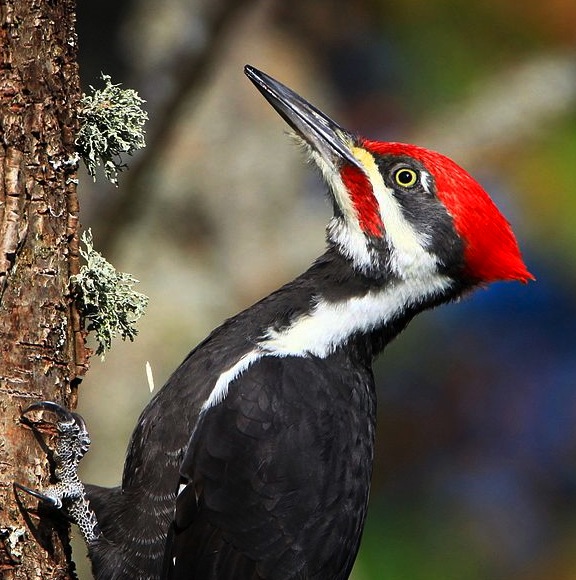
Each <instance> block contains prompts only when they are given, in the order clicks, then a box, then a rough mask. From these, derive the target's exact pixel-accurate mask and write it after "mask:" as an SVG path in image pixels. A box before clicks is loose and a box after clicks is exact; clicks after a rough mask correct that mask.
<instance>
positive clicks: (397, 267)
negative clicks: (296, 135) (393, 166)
mask: <svg viewBox="0 0 576 580" xmlns="http://www.w3.org/2000/svg"><path fill="white" fill-rule="evenodd" d="M352 152H353V153H354V156H355V157H356V158H357V159H358V160H359V161H361V162H362V165H363V167H364V170H365V171H366V175H367V176H368V179H369V180H370V183H371V184H372V190H373V192H374V195H375V196H376V199H377V201H378V205H379V206H380V216H381V218H382V222H383V223H384V231H385V236H386V241H387V242H388V245H389V246H390V254H391V264H390V266H391V267H392V269H393V270H394V272H395V273H396V274H397V275H398V276H400V277H401V278H404V279H408V278H413V277H420V276H427V275H430V274H432V273H433V272H435V271H436V266H437V261H436V258H435V257H434V256H433V255H432V254H430V253H429V252H428V251H427V249H426V248H427V245H428V242H429V239H428V236H427V235H426V234H424V233H421V232H418V231H416V230H415V229H414V228H413V227H412V225H411V224H410V222H409V221H408V220H407V219H406V218H405V217H404V214H403V213H402V208H401V206H400V204H399V203H398V201H397V200H396V198H395V197H394V194H393V192H392V190H390V188H388V187H387V186H386V185H385V183H384V180H383V179H382V175H381V173H380V170H379V169H378V166H377V165H376V161H375V160H374V157H373V156H372V155H371V154H370V153H369V152H368V151H366V150H365V149H362V148H360V147H354V148H353V149H352Z"/></svg>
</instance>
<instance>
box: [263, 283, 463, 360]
mask: <svg viewBox="0 0 576 580" xmlns="http://www.w3.org/2000/svg"><path fill="white" fill-rule="evenodd" d="M450 284H451V280H450V278H448V277H445V276H440V275H434V276H429V277H427V278H425V279H416V280H410V281H404V280H400V281H398V282H397V283H395V284H392V285H390V286H389V287H387V288H386V289H385V290H381V291H379V292H369V293H368V294H366V295H365V296H363V297H361V298H350V299H349V300H346V301H344V302H327V301H325V300H320V301H319V302H318V304H316V306H315V307H314V309H313V310H312V312H311V313H310V314H306V315H304V316H301V317H300V318H298V319H297V320H296V321H295V322H294V323H293V324H292V325H290V326H289V327H288V328H286V329H283V330H281V331H277V330H274V329H269V330H268V332H267V333H266V335H265V337H264V340H262V341H261V342H260V346H261V348H262V349H263V350H265V351H266V352H267V353H269V354H271V355H275V356H290V355H292V356H306V355H308V354H310V355H315V356H319V357H322V358H323V357H326V356H328V355H329V354H331V353H332V352H334V350H335V349H336V348H338V347H339V346H341V345H343V344H345V343H346V341H347V340H348V339H349V338H350V337H351V336H353V335H354V334H356V333H366V332H370V331H372V330H374V329H375V328H377V327H379V326H383V325H385V324H386V323H387V322H390V321H391V320H393V319H394V318H395V317H397V316H398V315H399V314H400V313H401V312H403V311H404V310H405V309H406V307H407V306H410V305H411V304H415V303H417V302H418V301H420V300H422V299H425V298H427V297H430V296H434V295H437V294H439V293H441V292H443V291H444V290H446V289H447V288H448V287H449V286H450Z"/></svg>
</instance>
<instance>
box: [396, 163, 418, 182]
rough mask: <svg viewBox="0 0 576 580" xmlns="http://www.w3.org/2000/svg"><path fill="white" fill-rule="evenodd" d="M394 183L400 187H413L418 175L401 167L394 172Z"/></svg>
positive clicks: (407, 168)
mask: <svg viewBox="0 0 576 580" xmlns="http://www.w3.org/2000/svg"><path fill="white" fill-rule="evenodd" d="M394 181H395V182H396V185H399V186H400V187H414V186H415V185H416V183H417V182H418V173H416V171H414V170H413V169H410V168H409V167H401V168H400V169H397V170H396V171H395V172H394Z"/></svg>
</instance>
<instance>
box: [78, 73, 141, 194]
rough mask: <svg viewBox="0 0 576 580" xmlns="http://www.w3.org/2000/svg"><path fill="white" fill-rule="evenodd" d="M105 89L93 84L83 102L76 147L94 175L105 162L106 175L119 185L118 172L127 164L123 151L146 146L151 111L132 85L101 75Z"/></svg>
mask: <svg viewBox="0 0 576 580" xmlns="http://www.w3.org/2000/svg"><path fill="white" fill-rule="evenodd" d="M102 80H103V81H104V83H105V86H104V88H103V89H95V88H94V87H93V86H90V90H91V91H92V92H91V94H85V95H84V96H83V97H82V100H81V102H80V106H81V108H80V112H79V115H78V117H79V121H80V130H79V132H78V136H77V137H76V147H77V149H78V153H79V154H80V156H81V157H82V160H83V161H84V163H85V164H86V168H87V169H88V173H89V174H90V175H91V176H92V177H93V178H94V179H95V176H96V168H97V167H98V166H99V165H102V166H103V168H104V173H105V175H106V178H107V179H108V180H109V181H111V182H112V183H113V184H114V185H118V173H119V172H120V171H123V170H124V169H125V168H126V165H125V164H124V163H123V162H122V154H128V155H132V154H133V153H134V152H135V151H137V150H138V149H142V148H143V147H145V145H146V143H145V140H144V134H145V131H144V124H145V123H146V121H147V120H148V113H146V111H145V110H144V109H143V108H142V105H143V104H144V103H145V101H144V100H143V99H142V98H140V96H139V95H138V93H137V92H136V91H134V90H133V89H121V88H120V85H119V84H116V85H115V84H112V82H111V79H110V77H109V76H108V75H104V74H103V75H102Z"/></svg>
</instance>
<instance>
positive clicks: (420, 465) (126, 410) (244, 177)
mask: <svg viewBox="0 0 576 580" xmlns="http://www.w3.org/2000/svg"><path fill="white" fill-rule="evenodd" d="M78 11H79V13H78V32H79V41H80V57H81V76H82V82H83V85H84V89H85V90H87V89H88V86H89V85H94V86H96V87H101V86H102V85H103V83H102V81H101V80H100V73H101V72H103V73H105V74H109V75H111V76H112V80H113V82H115V83H123V85H124V86H125V87H127V88H134V89H136V90H138V91H139V93H140V95H141V96H142V97H143V98H144V99H146V101H147V104H146V108H147V110H148V112H149V115H150V122H149V123H148V125H147V143H148V147H147V148H146V149H145V150H144V151H143V152H141V153H140V154H139V155H137V156H135V157H134V158H131V159H127V160H126V161H127V162H128V164H129V166H130V170H129V171H127V172H125V173H123V174H121V175H120V185H119V187H118V188H114V187H113V186H111V185H109V184H107V183H106V182H105V181H104V180H103V179H99V180H98V181H97V182H96V183H93V182H92V180H91V179H90V178H89V177H87V176H86V175H83V176H82V179H81V185H80V188H79V193H80V195H81V204H82V222H83V225H84V227H86V228H87V227H91V228H92V231H93V233H94V238H95V246H96V248H97V249H98V250H100V251H102V252H103V253H104V254H105V255H106V257H107V258H108V259H109V260H110V261H112V263H114V264H115V266H116V267H117V268H118V269H119V270H123V271H128V272H130V273H132V274H133V275H134V276H135V277H136V278H138V279H139V280H140V281H141V283H140V284H139V286H138V288H137V289H138V290H140V291H142V292H144V293H146V294H147V295H148V296H149V297H150V306H149V308H148V314H147V315H146V317H145V318H144V319H143V321H142V322H141V324H140V334H139V336H138V338H137V340H136V342H135V343H134V344H131V343H127V344H124V343H122V342H120V341H117V342H116V344H115V345H114V347H113V350H112V351H111V352H110V353H109V354H108V355H107V356H106V360H105V362H101V361H100V360H99V359H97V358H94V359H93V361H92V368H91V370H90V372H89V373H88V375H87V377H86V379H85V380H84V382H83V384H82V387H81V390H80V404H79V411H80V412H81V413H82V414H83V415H84V416H85V418H86V419H87V422H88V425H89V428H90V432H91V436H92V440H93V444H92V449H91V452H90V454H89V455H88V457H87V458H86V459H85V460H84V462H83V465H82V469H83V477H84V479H85V480H86V481H89V482H92V483H99V484H102V485H116V484H117V483H118V482H119V481H120V475H121V470H122V465H123V459H124V453H125V450H126V446H127V442H128V439H129V436H130V433H131V430H132V428H133V427H134V425H135V423H136V420H137V417H138V415H139V413H140V411H141V410H142V409H143V407H144V406H145V404H146V403H147V401H148V400H149V399H150V396H151V395H150V392H149V389H148V385H147V381H146V374H145V364H146V362H147V361H149V362H150V364H151V366H152V369H153V374H154V380H155V383H156V387H157V388H159V387H160V386H161V385H162V384H163V383H164V381H165V380H166V379H167V377H168V376H169V374H170V372H171V371H172V370H174V369H175V368H176V366H177V365H178V364H179V363H180V361H181V360H182V359H183V357H184V356H185V355H186V354H187V352H188V351H189V350H190V349H191V348H192V347H193V346H194V345H195V344H196V343H197V342H198V341H199V340H200V339H201V338H203V337H204V336H205V335H206V334H207V333H208V332H209V331H210V330H211V329H212V328H213V327H214V326H216V325H217V324H219V323H220V322H221V321H222V320H223V319H225V318H226V317H228V316H230V315H232V314H234V313H236V312H237V311H238V310H239V309H241V308H244V307H246V306H248V305H250V304H251V303H252V302H254V301H255V300H257V299H259V298H260V297H262V296H263V295H265V294H266V293H268V292H269V291H271V290H273V289H275V288H276V287H278V286H279V285H280V284H282V283H284V282H286V281H288V280H289V279H291V278H292V277H293V276H295V275H296V274H298V273H300V272H301V271H303V270H304V269H305V268H306V267H307V266H308V265H309V263H310V262H311V261H312V260H313V259H314V258H315V257H316V256H318V255H319V254H320V253H321V252H322V250H323V247H324V227H325V224H326V223H327V221H328V219H329V217H330V208H329V205H328V204H327V203H326V200H325V197H324V193H323V186H322V184H321V183H320V181H319V178H318V177H317V175H316V174H315V173H314V171H313V170H312V169H311V168H310V167H309V166H307V165H306V164H305V163H304V162H303V160H302V156H301V154H300V152H299V151H298V149H297V148H296V147H294V146H293V144H292V143H291V142H290V140H289V139H286V137H285V135H283V133H284V131H285V126H284V124H283V122H282V120H281V119H280V118H279V117H278V116H277V115H276V113H274V112H273V111H272V109H271V108H270V107H269V106H268V105H267V103H266V102H265V101H264V100H263V99H262V97H261V95H260V94H258V93H257V91H256V90H255V89H254V88H253V87H252V85H251V83H250V82H248V81H247V79H245V77H244V75H243V72H242V67H243V65H244V64H245V63H251V64H253V65H255V66H257V67H258V68H261V69H263V70H265V71H267V72H268V73H270V74H271V75H273V76H274V77H276V78H278V79H279V80H281V81H282V82H284V83H286V84H287V85H289V86H290V87H292V88H294V89H295V90H297V91H298V92H299V93H300V94H302V95H303V96H305V97H306V98H308V99H309V100H311V101H312V102H313V103H315V104H316V105H317V106H319V107H320V108H321V109H322V110H324V111H326V112H327V113H328V114H329V115H330V116H331V117H333V118H334V119H336V120H337V121H338V122H339V123H341V124H342V125H343V126H345V127H347V128H348V129H351V130H356V131H358V132H360V133H362V134H364V135H365V136H368V137H370V138H373V139H382V140H398V141H409V142H416V143H418V144H420V145H424V146H428V147H431V148H434V149H437V150H440V151H441V152H443V153H445V154H448V155H450V156H452V157H453V158H454V159H455V160H456V161H457V162H459V163H460V164H461V165H464V166H465V167H466V168H467V169H468V170H469V171H470V172H471V173H472V174H473V175H475V176H476V177H477V178H478V180H479V181H480V182H481V183H483V185H484V186H485V187H486V189H487V190H488V191H489V192H490V193H491V195H492V196H493V198H494V199H495V200H496V201H497V203H498V205H499V206H500V207H501V209H502V210H503V211H504V213H505V214H506V215H507V216H508V218H509V219H510V221H511V222H512V224H513V227H514V230H515V232H516V234H517V236H518V238H519V241H520V245H521V247H522V249H523V252H524V255H525V258H526V262H527V264H528V267H529V269H530V270H531V271H532V272H533V273H534V274H535V276H536V277H537V281H536V282H535V283H531V284H528V285H525V286H523V285H521V284H497V285H494V286H492V287H490V288H489V289H485V290H481V291H478V292H476V293H475V294H474V295H473V296H470V297H468V298H467V299H466V300H464V301H462V302H460V303H458V304H454V305H450V306H446V307H442V308H441V309H439V310H437V311H434V312H429V313H426V314H424V315H422V316H420V318H419V319H418V320H417V321H415V322H414V323H413V324H412V325H411V327H410V328H409V329H408V330H407V331H406V332H405V333H404V334H403V335H402V337H401V338H400V339H399V340H398V341H396V342H395V343H394V344H393V345H392V346H391V347H390V348H388V350H387V351H386V352H385V353H384V355H383V356H382V357H381V358H380V360H379V361H378V363H377V367H376V373H377V379H378V398H379V411H378V443H377V452H376V463H375V470H374V478H373V488H372V495H371V505H370V510H369V517H368V523H367V526H366V531H365V535H364V539H363V544H362V549H361V552H360V556H359V558H358V562H357V565H356V567H355V569H354V574H353V578H354V580H379V579H385V580H420V579H422V580H435V579H438V580H499V579H506V580H510V579H511V580H544V579H545V580H564V579H573V578H576V470H575V469H576V433H575V425H576V356H575V355H576V292H575V291H576V262H575V260H574V250H575V248H576V50H575V49H576V3H574V2H573V0H548V1H547V2H540V1H537V0H525V1H524V2H522V3H519V2H515V1H513V0H481V1H480V0H468V1H467V2H463V1H461V2H458V1H456V0H407V1H405V2H395V3H391V2H385V1H384V0H357V1H354V2H350V1H345V0H341V1H339V0H313V1H309V2H298V1H294V2H285V1H284V2H283V1H281V0H130V1H124V2H117V1H115V2H112V1H109V0H100V1H99V2H79V3H78ZM84 553H85V549H84V547H83V546H82V545H81V544H79V548H78V551H77V556H76V558H77V560H78V562H79V564H82V563H83V561H84V560H85V558H84ZM80 575H81V578H88V573H87V572H86V571H85V570H83V571H81V572H80Z"/></svg>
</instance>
